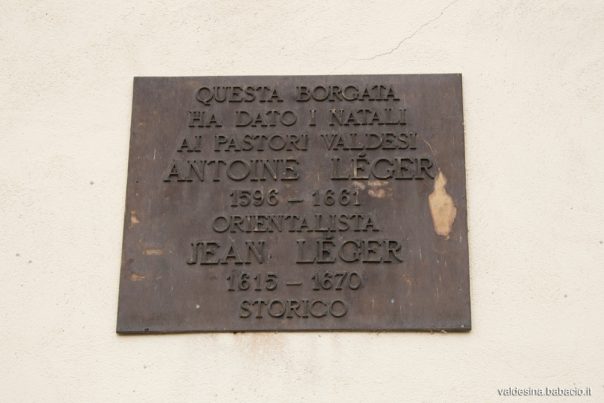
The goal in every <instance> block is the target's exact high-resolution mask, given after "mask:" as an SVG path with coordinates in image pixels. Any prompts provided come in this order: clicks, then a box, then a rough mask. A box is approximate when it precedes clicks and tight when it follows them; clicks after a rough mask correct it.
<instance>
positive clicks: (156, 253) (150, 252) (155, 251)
mask: <svg viewBox="0 0 604 403" xmlns="http://www.w3.org/2000/svg"><path fill="white" fill-rule="evenodd" d="M163 254H164V251H163V250H162V249H156V248H147V249H145V250H144V251H143V255H147V256H161V255H163Z"/></svg>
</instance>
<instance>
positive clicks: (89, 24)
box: [0, 0, 604, 402]
mask: <svg viewBox="0 0 604 403" xmlns="http://www.w3.org/2000/svg"><path fill="white" fill-rule="evenodd" d="M0 60H1V62H0V77H1V80H0V94H1V97H0V153H1V156H2V157H1V158H0V166H1V171H2V175H1V177H0V207H1V212H0V226H1V228H2V230H1V231H0V245H1V247H0V274H1V276H0V323H1V325H0V329H1V331H0V363H1V364H0V401H3V402H36V401H38V402H49V401H56V402H110V401H124V402H130V401H157V402H169V401H191V402H201V401H240V402H251V401H276V402H284V401H308V402H315V401H351V402H356V401H358V402H367V401H379V402H394V401H397V402H408V401H425V402H441V401H443V402H454V401H459V402H478V401H514V400H515V401H518V400H519V399H518V398H516V399H514V398H511V397H507V398H505V397H500V396H499V395H498V392H497V390H498V389H501V388H507V387H571V388H572V387H586V386H588V387H591V390H592V395H593V396H592V398H591V399H588V398H585V399H581V398H567V400H568V401H597V402H602V401H604V378H603V375H604V348H603V346H602V339H603V336H602V332H603V331H604V314H603V311H604V292H603V291H602V286H603V284H604V160H603V157H602V155H603V154H604V113H603V111H604V3H603V2H602V1H600V0H592V1H589V0H577V1H558V0H541V1H537V0H522V1H520V0H514V1H494V0H480V1H478V0H475V1H470V0H454V1H450V0H437V1H429V2H428V1H420V0H418V1H368V0H363V1H348V2H342V1H327V0H321V1H309V0H306V1H300V2H293V1H292V2H283V1H277V0H275V1H241V2H230V1H213V2H203V1H177V2H169V1H144V2H143V1H141V2H129V1H124V0H119V1H106V2H102V3H98V4H96V3H95V4H93V3H91V2H76V1H71V2H69V1H59V0H57V1H29V0H28V1H24V0H19V1H16V0H4V1H3V2H2V4H0ZM450 72H453V73H457V72H459V73H462V74H463V86H464V88H463V89H464V103H465V104H464V108H465V110H464V112H465V123H466V164H467V179H468V212H469V228H470V233H469V240H470V260H471V265H470V275H471V288H472V314H473V330H472V331H471V332H470V333H468V334H429V333H389V334H386V333H382V334H377V333H353V334H347V333H333V334H330V333H305V334H296V333H293V334H291V333H279V334H275V333H266V334H210V335H208V334H193V335H173V336H134V337H120V336H117V335H116V334H115V332H114V331H115V321H116V311H117V292H118V279H119V268H120V254H121V241H122V223H123V212H124V199H125V190H126V170H127V155H128V141H129V129H130V112H131V102H132V78H133V76H135V75H137V76H142V75H172V76H175V75H253V74H261V75H265V74H330V73H341V74H356V73H358V74H361V73H362V74H371V73H392V74H404V73H450ZM525 400H526V399H525ZM529 400H531V399H529ZM534 401H564V399H560V398H557V399H556V398H550V399H546V398H541V399H539V398H536V399H534Z"/></svg>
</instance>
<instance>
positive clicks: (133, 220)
mask: <svg viewBox="0 0 604 403" xmlns="http://www.w3.org/2000/svg"><path fill="white" fill-rule="evenodd" d="M138 223H140V220H139V219H138V217H137V216H136V211H135V210H132V211H130V228H132V227H133V226H134V225H136V224H138Z"/></svg>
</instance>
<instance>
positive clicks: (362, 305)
mask: <svg viewBox="0 0 604 403" xmlns="http://www.w3.org/2000/svg"><path fill="white" fill-rule="evenodd" d="M469 329H470V295H469V279H468V249H467V224H466V192H465V165H464V128H463V108H462V87H461V75H456V74H450V75H449V74H447V75H377V76H287V77H179V78H135V79H134V98H133V109H132V130H131V139H130V160H129V169H128V189H127V199H126V214H125V222H124V242H123V257H122V268H121V280H120V295H119V311H118V321H117V331H118V332H119V333H167V332H194V331H262V330H287V331H289V330H448V331H450V330H456V331H467V330H469Z"/></svg>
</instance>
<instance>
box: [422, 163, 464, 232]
mask: <svg viewBox="0 0 604 403" xmlns="http://www.w3.org/2000/svg"><path fill="white" fill-rule="evenodd" d="M446 185H447V178H446V177H445V175H444V174H443V173H442V172H441V171H440V170H439V171H438V175H437V176H436V179H435V181H434V191H433V192H432V193H430V196H428V204H429V205H430V214H431V215H432V223H433V224H434V231H435V232H436V233H437V234H438V235H440V236H443V237H445V238H446V239H449V234H450V233H451V228H452V227H453V222H454V221H455V216H456V215H457V207H455V203H454V202H453V198H452V197H451V195H450V194H449V193H447V190H446V189H445V186H446Z"/></svg>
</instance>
